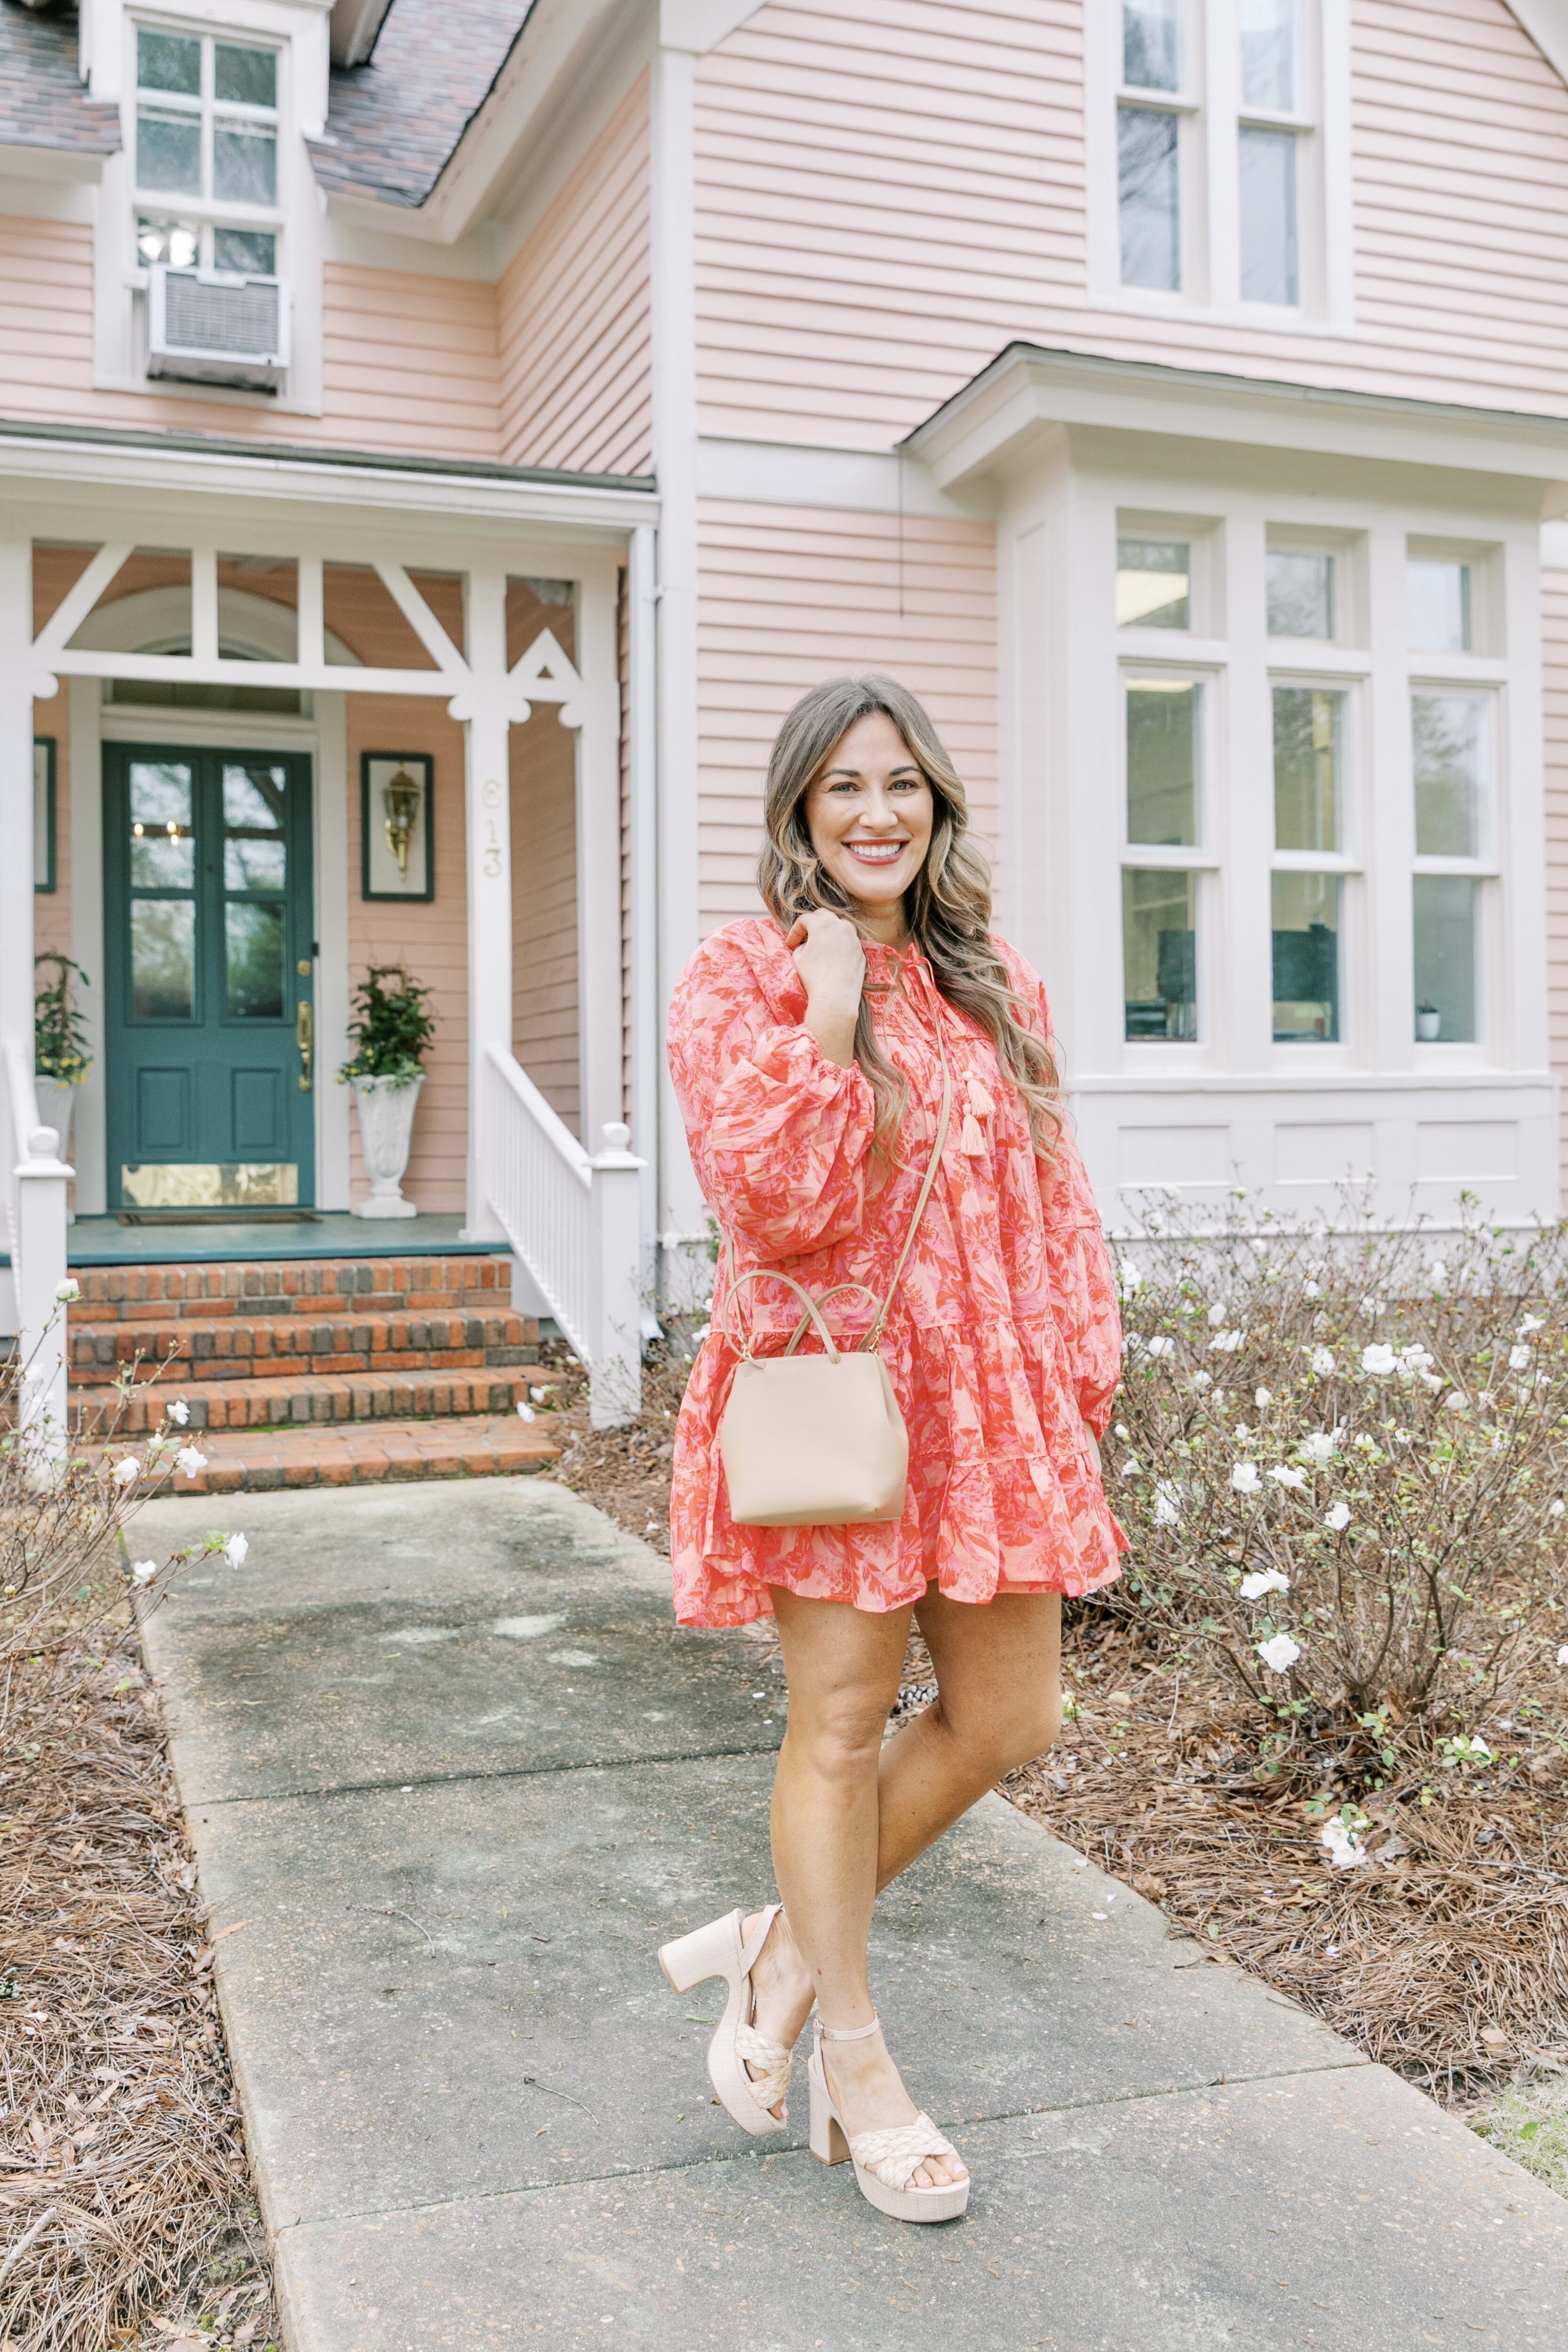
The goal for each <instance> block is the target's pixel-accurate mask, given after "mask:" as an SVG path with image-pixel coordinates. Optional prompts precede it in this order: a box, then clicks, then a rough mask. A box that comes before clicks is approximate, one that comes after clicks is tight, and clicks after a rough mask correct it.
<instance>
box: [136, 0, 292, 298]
mask: <svg viewBox="0 0 1568 2352" xmlns="http://www.w3.org/2000/svg"><path fill="white" fill-rule="evenodd" d="M278 62H279V60H278V51H277V49H276V48H275V47H269V46H267V45H264V44H262V43H260V42H257V41H252V40H245V39H241V38H239V37H237V36H228V35H226V34H215V33H209V32H197V31H194V30H189V31H187V30H177V29H174V28H173V27H172V26H157V25H148V24H139V25H138V26H137V27H136V101H135V142H134V162H133V184H134V191H135V201H136V251H137V258H138V260H139V261H140V262H141V263H142V266H143V267H147V266H150V265H152V264H153V263H157V262H167V263H169V264H171V265H172V266H173V267H174V268H180V269H188V268H202V269H205V270H216V271H220V272H223V273H225V274H226V275H234V276H239V277H243V276H250V275H256V276H263V277H271V276H274V275H275V274H276V273H277V270H278V267H279V240H280V237H281V235H282V228H283V215H282V212H281V210H280V208H279V184H278V134H279V114H278V95H279V93H278Z"/></svg>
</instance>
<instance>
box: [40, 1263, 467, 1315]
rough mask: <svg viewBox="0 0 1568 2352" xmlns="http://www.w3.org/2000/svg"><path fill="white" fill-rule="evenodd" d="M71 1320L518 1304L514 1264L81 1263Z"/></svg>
mask: <svg viewBox="0 0 1568 2352" xmlns="http://www.w3.org/2000/svg"><path fill="white" fill-rule="evenodd" d="M76 1279H77V1280H78V1282H79V1283H80V1285H81V1297H80V1299H79V1302H78V1303H77V1305H75V1306H74V1307H72V1308H71V1310H70V1317H69V1319H70V1322H71V1324H72V1325H73V1326H75V1325H76V1324H79V1323H80V1324H83V1325H89V1324H100V1323H156V1324H164V1323H170V1322H176V1321H184V1320H186V1319H192V1320H195V1321H197V1322H203V1323H210V1322H214V1321H216V1320H218V1319H219V1318H223V1319H225V1320H226V1319H227V1318H230V1317H237V1316H243V1315H252V1316H258V1315H261V1316H268V1317H276V1316H281V1315H314V1316H320V1315H321V1314H323V1313H325V1314H327V1315H331V1316H333V1317H335V1318H341V1317H342V1316H343V1315H344V1314H353V1315H354V1316H363V1315H365V1314H367V1313H374V1314H375V1315H377V1316H392V1315H413V1316H416V1317H419V1316H430V1315H458V1316H465V1315H494V1314H497V1313H505V1312H508V1311H510V1306H511V1260H510V1257H509V1256H507V1255H504V1254H503V1253H500V1252H498V1253H497V1254H496V1255H493V1256H490V1255H487V1256H484V1257H341V1258H335V1257H307V1258H266V1259H251V1260H236V1261H234V1262H232V1263H218V1262H215V1263H214V1264H212V1265H109V1266H80V1267H79V1268H77V1270H76Z"/></svg>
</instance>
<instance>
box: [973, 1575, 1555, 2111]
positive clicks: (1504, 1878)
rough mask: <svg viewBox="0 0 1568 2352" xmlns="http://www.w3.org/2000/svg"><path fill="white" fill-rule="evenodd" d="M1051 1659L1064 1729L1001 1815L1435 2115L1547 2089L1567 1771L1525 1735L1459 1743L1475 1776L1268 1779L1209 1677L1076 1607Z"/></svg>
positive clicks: (1537, 1730)
mask: <svg viewBox="0 0 1568 2352" xmlns="http://www.w3.org/2000/svg"><path fill="white" fill-rule="evenodd" d="M1064 1653H1065V1654H1064V1664H1063V1680H1064V1682H1065V1683H1066V1685H1067V1686H1068V1689H1069V1690H1071V1691H1072V1692H1073V1694H1074V1696H1075V1699H1076V1702H1077V1712H1076V1714H1074V1715H1073V1716H1072V1717H1070V1719H1069V1720H1068V1722H1067V1724H1066V1725H1065V1726H1064V1727H1063V1731H1062V1737H1061V1738H1060V1740H1059V1741H1058V1744H1057V1745H1056V1747H1055V1748H1052V1749H1051V1751H1050V1753H1049V1754H1048V1755H1047V1756H1046V1757H1043V1758H1041V1759H1039V1761H1038V1762H1037V1763H1034V1764H1030V1765H1026V1767H1025V1768H1024V1769H1022V1770H1021V1771H1018V1772H1015V1773H1013V1774H1011V1775H1010V1776H1009V1778H1008V1780H1007V1781H1006V1782H1005V1784H1004V1787H1005V1794H1006V1795H1007V1796H1009V1797H1010V1798H1011V1799H1012V1800H1013V1801H1014V1802H1015V1803H1016V1804H1017V1805H1019V1806H1021V1807H1022V1809H1023V1810H1024V1811H1026V1812H1028V1813H1031V1814H1033V1815H1034V1817H1035V1818H1036V1819H1037V1821H1040V1822H1043V1823H1044V1824H1045V1826H1046V1827H1047V1829H1049V1830H1051V1831H1052V1832H1054V1833H1055V1834H1056V1835H1057V1836H1058V1837H1060V1838H1064V1839H1065V1840H1066V1841H1067V1842H1068V1843H1069V1844H1071V1845H1074V1846H1076V1847H1077V1848H1078V1849H1079V1852H1080V1853H1085V1854H1087V1855H1088V1856H1089V1858H1090V1860H1091V1861H1093V1862H1096V1863H1099V1864H1101V1865H1102V1866H1103V1867H1104V1868H1105V1869H1106V1870H1108V1871H1109V1872H1110V1874H1112V1875H1113V1876H1115V1877H1118V1878H1121V1879H1124V1880H1125V1881H1127V1883H1128V1884H1130V1885H1131V1886H1133V1887H1135V1888H1136V1890H1137V1891H1138V1892H1139V1893H1140V1894H1141V1895H1147V1896H1148V1897H1149V1898H1150V1900H1151V1901H1152V1902H1155V1903H1158V1904H1159V1905H1160V1906H1161V1908H1162V1909H1163V1911H1164V1912H1165V1914H1166V1916H1168V1917H1169V1918H1170V1919H1171V1920H1172V1922H1173V1924H1174V1925H1175V1926H1177V1927H1183V1928H1185V1929H1187V1930H1188V1931H1189V1932H1190V1933H1191V1934H1192V1935H1193V1936H1194V1937H1197V1938H1198V1939H1199V1941H1200V1942H1202V1943H1203V1944H1204V1945H1205V1947H1206V1948H1208V1949H1210V1950H1211V1951H1212V1953H1213V1954H1214V1956H1215V1958H1223V1959H1226V1960H1230V1961H1235V1962H1237V1963H1239V1964H1240V1966H1242V1967H1243V1968H1245V1969H1247V1970H1248V1971H1249V1972H1250V1973H1251V1974H1252V1975H1254V1976H1257V1977H1261V1978H1262V1979H1264V1980H1265V1982H1266V1983H1268V1984H1271V1985H1274V1986H1277V1987H1278V1988H1279V1990H1280V1991H1281V1992H1284V1993H1288V1994H1289V1996H1290V1997H1291V1999H1292V2000H1298V2001H1300V2004H1301V2006H1302V2007H1303V2008H1304V2009H1308V2010H1310V2011H1312V2013H1313V2014H1314V2015H1315V2016H1318V2017H1321V2018H1322V2019H1323V2020H1324V2021H1326V2022H1327V2023H1328V2024H1330V2025H1331V2026H1332V2027H1333V2028H1334V2029H1335V2031H1336V2032H1340V2033H1342V2034H1344V2035H1345V2036H1346V2038H1347V2039H1348V2040H1349V2041H1352V2042H1355V2043H1356V2044H1357V2046H1358V2047H1359V2048H1361V2049H1363V2050H1364V2051H1365V2052H1366V2053H1367V2054H1368V2056H1369V2057H1372V2058H1374V2059H1377V2060H1380V2061H1381V2062H1382V2063H1384V2064H1386V2065H1389V2066H1392V2067H1394V2068H1395V2069H1397V2071H1398V2072H1399V2073H1400V2074H1404V2075H1405V2077H1406V2078H1407V2079H1408V2080H1410V2081H1411V2082H1414V2083H1415V2084H1419V2086H1420V2087H1421V2088H1422V2089H1423V2090H1425V2091H1427V2092H1429V2093H1430V2094H1431V2095H1433V2096H1434V2097H1435V2098H1437V2099H1439V2100H1441V2101H1443V2102H1444V2103H1445V2104H1461V2103H1466V2102H1468V2101H1470V2100H1473V2099H1475V2098H1476V2097H1478V2096H1479V2095H1483V2094H1485V2093H1487V2092H1489V2091H1491V2090H1494V2089H1496V2088H1500V2086H1502V2085H1503V2084H1507V2083H1509V2082H1510V2081H1512V2080H1515V2079H1517V2078H1520V2077H1521V2075H1546V2076H1548V2077H1551V2076H1568V1759H1565V1758H1564V1756H1563V1750H1562V1748H1561V1746H1560V1745H1559V1743H1558V1740H1557V1738H1554V1737H1552V1731H1551V1727H1550V1726H1549V1725H1547V1724H1545V1723H1544V1722H1543V1720H1542V1718H1541V1717H1532V1718H1531V1724H1532V1727H1531V1729H1529V1730H1525V1729H1524V1728H1522V1727H1521V1726H1520V1725H1517V1724H1514V1723H1512V1722H1511V1720H1510V1722H1509V1723H1508V1725H1507V1727H1504V1726H1503V1725H1501V1724H1498V1723H1494V1722H1487V1723H1486V1724H1485V1725H1484V1730H1485V1733H1486V1737H1487V1739H1488V1741H1489V1744H1490V1745H1491V1746H1492V1747H1493V1748H1495V1750H1496V1751H1497V1760H1496V1762H1495V1764H1494V1765H1492V1766H1490V1767H1489V1768H1488V1769H1485V1770H1484V1771H1473V1770H1472V1769H1470V1768H1468V1767H1461V1766H1449V1767H1447V1768H1445V1767H1444V1766H1443V1765H1442V1764H1441V1763H1440V1761H1439V1760H1438V1759H1437V1758H1436V1757H1433V1758H1431V1759H1428V1762H1427V1763H1426V1765H1424V1766H1418V1767H1414V1768H1410V1769H1405V1771H1404V1772H1403V1773H1402V1774H1399V1773H1396V1774H1395V1775H1394V1776H1391V1779H1390V1784H1389V1786H1388V1787H1387V1788H1385V1789H1384V1790H1381V1791H1374V1792H1373V1793H1370V1794H1369V1793H1367V1792H1366V1784H1365V1782H1364V1780H1363V1779H1362V1778H1361V1776H1360V1775H1359V1774H1357V1776H1356V1778H1355V1780H1354V1781H1353V1782H1352V1779H1351V1778H1350V1776H1349V1775H1348V1774H1346V1773H1343V1772H1342V1773H1338V1774H1336V1773H1335V1772H1334V1771H1333V1769H1324V1767H1323V1765H1322V1763H1321V1761H1320V1762H1319V1764H1318V1766H1317V1769H1315V1770H1313V1769H1310V1768H1308V1769H1305V1770H1304V1772H1303V1773H1301V1774H1299V1775H1298V1776H1297V1777H1296V1779H1295V1780H1290V1781H1284V1780H1281V1781H1279V1782H1271V1781H1270V1780H1268V1779H1266V1778H1264V1777H1262V1776H1261V1775H1260V1774H1259V1773H1258V1770H1257V1769H1256V1753H1257V1750H1256V1744H1255V1742H1256V1733H1257V1726H1258V1715H1257V1711H1256V1710H1255V1709H1251V1708H1249V1707H1248V1706H1247V1703H1246V1702H1245V1701H1243V1700H1240V1699H1239V1698H1238V1697H1237V1696H1233V1694H1232V1692H1231V1689H1230V1687H1229V1686H1228V1685H1226V1683H1225V1682H1223V1681H1222V1680H1221V1679H1220V1678H1219V1677H1218V1676H1217V1675H1205V1674H1204V1673H1203V1671H1202V1669H1201V1668H1200V1667H1195V1666H1194V1664H1193V1663H1192V1661H1191V1660H1190V1659H1189V1660H1188V1661H1187V1663H1186V1664H1184V1666H1182V1667H1179V1668H1178V1667H1176V1666H1173V1664H1169V1663H1168V1662H1166V1661H1165V1660H1163V1659H1162V1658H1161V1657H1159V1656H1157V1655H1155V1654H1152V1647H1151V1645H1150V1644H1149V1643H1148V1642H1147V1640H1146V1638H1145V1637H1144V1636H1143V1635H1142V1633H1141V1632H1140V1630H1139V1629H1138V1628H1137V1627H1136V1625H1132V1624H1129V1623H1128V1622H1126V1621H1125V1620H1124V1619H1121V1618H1120V1617H1119V1616H1117V1615H1115V1614H1113V1613H1111V1612H1110V1611H1109V1610H1107V1609H1106V1608H1105V1607H1104V1606H1103V1605H1101V1606H1098V1607H1097V1606H1095V1605H1094V1604H1092V1603H1087V1604H1079V1606H1078V1607H1077V1608H1071V1607H1070V1606H1069V1611H1068V1627H1067V1630H1066V1635H1065V1640H1064ZM1476 1728H1477V1729H1481V1728H1483V1726H1480V1725H1478V1726H1477V1727H1476ZM1424 1795H1425V1799H1426V1801H1425V1802H1424V1801H1423V1796H1424ZM1344 1801H1352V1802H1354V1803H1355V1804H1356V1805H1357V1806H1358V1807H1359V1809H1360V1811H1362V1812H1363V1815H1365V1816H1367V1817H1369V1819H1370V1822H1371V1826H1370V1827H1369V1828H1368V1830H1367V1831H1366V1832H1365V1838H1364V1843H1365V1845H1366V1848H1367V1853H1368V1859H1367V1861H1365V1862H1364V1863H1363V1864H1359V1865H1357V1866H1356V1867H1354V1868H1352V1869H1343V1870H1342V1869H1336V1868H1334V1866H1333V1865H1332V1864H1331V1862H1330V1860H1329V1857H1328V1854H1327V1853H1326V1852H1325V1850H1324V1848H1323V1845H1322V1843H1321V1823H1322V1822H1323V1821H1324V1820H1325V1819H1326V1818H1327V1817H1328V1815H1329V1814H1330V1813H1337V1812H1338V1811H1340V1808H1341V1805H1342V1802H1344Z"/></svg>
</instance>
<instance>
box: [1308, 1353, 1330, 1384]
mask: <svg viewBox="0 0 1568 2352" xmlns="http://www.w3.org/2000/svg"><path fill="white" fill-rule="evenodd" d="M1333 1369H1334V1351H1333V1349H1331V1348H1314V1349H1313V1350H1312V1370H1313V1371H1314V1372H1316V1374H1317V1376H1318V1378H1319V1379H1320V1380H1321V1381H1326V1380H1327V1379H1328V1377H1329V1375H1330V1373H1331V1371H1332V1370H1333Z"/></svg>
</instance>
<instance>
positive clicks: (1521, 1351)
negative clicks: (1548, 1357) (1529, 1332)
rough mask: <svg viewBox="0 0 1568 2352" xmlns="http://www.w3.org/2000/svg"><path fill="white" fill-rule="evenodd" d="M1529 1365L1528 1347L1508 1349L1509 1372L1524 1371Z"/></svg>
mask: <svg viewBox="0 0 1568 2352" xmlns="http://www.w3.org/2000/svg"><path fill="white" fill-rule="evenodd" d="M1529 1366H1530V1349H1528V1348H1510V1349H1509V1351H1508V1368H1509V1370H1510V1372H1522V1371H1526V1370H1528V1369H1529Z"/></svg>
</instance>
